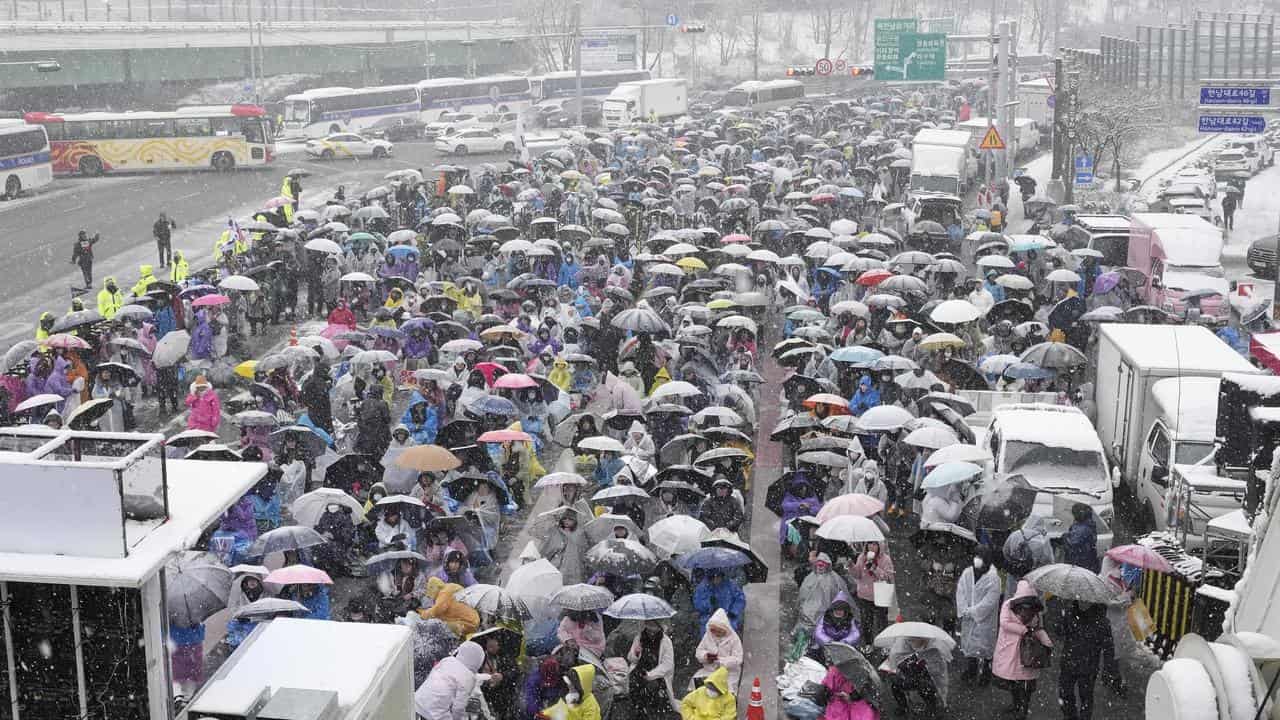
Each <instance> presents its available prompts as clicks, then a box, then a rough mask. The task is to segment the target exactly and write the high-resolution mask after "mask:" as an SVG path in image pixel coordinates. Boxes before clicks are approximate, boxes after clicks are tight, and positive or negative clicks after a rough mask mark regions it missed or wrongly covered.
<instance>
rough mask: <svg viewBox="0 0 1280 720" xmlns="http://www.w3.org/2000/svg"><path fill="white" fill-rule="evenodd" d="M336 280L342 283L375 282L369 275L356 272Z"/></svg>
mask: <svg viewBox="0 0 1280 720" xmlns="http://www.w3.org/2000/svg"><path fill="white" fill-rule="evenodd" d="M338 279H339V280H341V281H342V282H377V281H376V280H374V279H373V276H372V275H370V274H369V273H363V272H358V271H357V272H349V273H347V274H346V275H343V276H342V277H340V278H338Z"/></svg>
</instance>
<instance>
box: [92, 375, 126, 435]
mask: <svg viewBox="0 0 1280 720" xmlns="http://www.w3.org/2000/svg"><path fill="white" fill-rule="evenodd" d="M92 397H93V399H94V400H110V401H111V409H110V410H108V411H107V412H106V413H104V414H103V415H102V417H101V419H99V420H98V429H99V430H101V431H102V432H127V431H129V430H131V429H132V428H133V407H132V406H131V405H130V404H129V401H128V400H127V399H126V395H125V387H124V383H123V382H121V381H120V379H119V378H118V377H117V376H116V371H115V369H114V368H111V367H100V368H99V369H98V375H97V377H96V378H94V381H93V393H92Z"/></svg>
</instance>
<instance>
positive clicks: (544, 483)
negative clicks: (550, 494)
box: [533, 472, 587, 490]
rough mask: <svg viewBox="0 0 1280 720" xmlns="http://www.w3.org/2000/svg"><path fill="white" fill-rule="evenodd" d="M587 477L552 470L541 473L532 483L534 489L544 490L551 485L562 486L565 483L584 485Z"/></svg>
mask: <svg viewBox="0 0 1280 720" xmlns="http://www.w3.org/2000/svg"><path fill="white" fill-rule="evenodd" d="M586 484H587V479H586V478H584V477H582V476H581V475H579V474H578V473H573V472H553V473H549V474H547V475H543V476H542V477H541V478H540V479H539V480H538V482H536V483H534V484H533V489H534V490H545V489H547V488H551V487H564V486H565V485H586Z"/></svg>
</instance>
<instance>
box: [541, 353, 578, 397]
mask: <svg viewBox="0 0 1280 720" xmlns="http://www.w3.org/2000/svg"><path fill="white" fill-rule="evenodd" d="M547 380H548V381H550V383H551V384H552V385H555V386H556V387H558V388H560V389H561V390H563V391H565V392H569V388H570V387H571V386H572V385H573V371H572V370H570V369H569V363H568V362H567V361H566V360H565V359H564V358H562V357H558V358H556V360H555V362H553V363H552V364H551V372H549V373H547Z"/></svg>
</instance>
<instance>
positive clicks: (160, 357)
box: [151, 330, 191, 368]
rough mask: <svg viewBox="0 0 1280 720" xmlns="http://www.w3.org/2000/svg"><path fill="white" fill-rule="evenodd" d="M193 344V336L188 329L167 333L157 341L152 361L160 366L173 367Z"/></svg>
mask: <svg viewBox="0 0 1280 720" xmlns="http://www.w3.org/2000/svg"><path fill="white" fill-rule="evenodd" d="M190 346H191V336H190V335H188V334H187V331H186V330H174V331H173V332H168V333H165V335H164V337H162V338H160V339H159V340H158V341H156V349H155V350H154V351H152V353H151V362H152V363H153V364H154V365H155V366H156V367H159V368H166V367H173V366H174V365H177V364H178V361H179V360H181V359H182V358H183V356H184V355H186V354H187V348H189V347H190Z"/></svg>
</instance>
